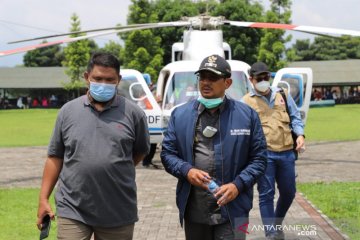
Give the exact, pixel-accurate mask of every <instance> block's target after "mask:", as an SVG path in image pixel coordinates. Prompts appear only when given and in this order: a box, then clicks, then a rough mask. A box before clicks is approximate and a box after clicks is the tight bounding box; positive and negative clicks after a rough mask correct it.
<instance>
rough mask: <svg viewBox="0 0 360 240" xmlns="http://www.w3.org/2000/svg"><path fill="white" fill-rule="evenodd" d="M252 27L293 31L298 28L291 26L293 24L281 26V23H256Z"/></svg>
mask: <svg viewBox="0 0 360 240" xmlns="http://www.w3.org/2000/svg"><path fill="white" fill-rule="evenodd" d="M250 27H254V28H272V29H287V30H292V29H294V28H296V27H298V26H296V25H291V24H281V23H254V24H251V25H250Z"/></svg>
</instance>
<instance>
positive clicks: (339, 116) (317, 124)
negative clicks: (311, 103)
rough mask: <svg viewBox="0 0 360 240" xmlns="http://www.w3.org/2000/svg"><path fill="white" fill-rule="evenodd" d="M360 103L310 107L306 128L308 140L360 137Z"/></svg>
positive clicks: (352, 138) (336, 139) (342, 139)
mask: <svg viewBox="0 0 360 240" xmlns="http://www.w3.org/2000/svg"><path fill="white" fill-rule="evenodd" d="M359 123H360V104H349V105H335V106H334V107H324V108H310V111H309V114H308V119H307V123H306V128H305V135H306V140H307V141H349V140H359V139H360V127H359Z"/></svg>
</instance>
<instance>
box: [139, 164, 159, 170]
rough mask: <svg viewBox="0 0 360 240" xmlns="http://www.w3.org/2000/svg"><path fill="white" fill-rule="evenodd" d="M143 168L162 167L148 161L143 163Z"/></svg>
mask: <svg viewBox="0 0 360 240" xmlns="http://www.w3.org/2000/svg"><path fill="white" fill-rule="evenodd" d="M143 167H144V168H155V169H163V168H162V167H161V166H159V165H156V164H153V163H149V164H143Z"/></svg>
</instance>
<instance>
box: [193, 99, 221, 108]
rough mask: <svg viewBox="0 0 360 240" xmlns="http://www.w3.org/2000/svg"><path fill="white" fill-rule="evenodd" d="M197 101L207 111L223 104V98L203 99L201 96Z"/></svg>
mask: <svg viewBox="0 0 360 240" xmlns="http://www.w3.org/2000/svg"><path fill="white" fill-rule="evenodd" d="M197 100H198V101H199V102H200V103H201V104H203V105H204V106H205V108H207V109H211V108H216V107H217V106H219V105H220V104H221V103H222V102H223V98H204V97H202V96H200V97H199V98H198V99H197Z"/></svg>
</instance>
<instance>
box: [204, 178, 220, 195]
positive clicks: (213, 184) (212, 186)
mask: <svg viewBox="0 0 360 240" xmlns="http://www.w3.org/2000/svg"><path fill="white" fill-rule="evenodd" d="M207 186H208V188H209V191H210V192H212V193H213V194H215V192H216V189H218V188H219V185H217V183H216V182H215V181H214V180H210V182H209V183H208V184H207Z"/></svg>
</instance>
